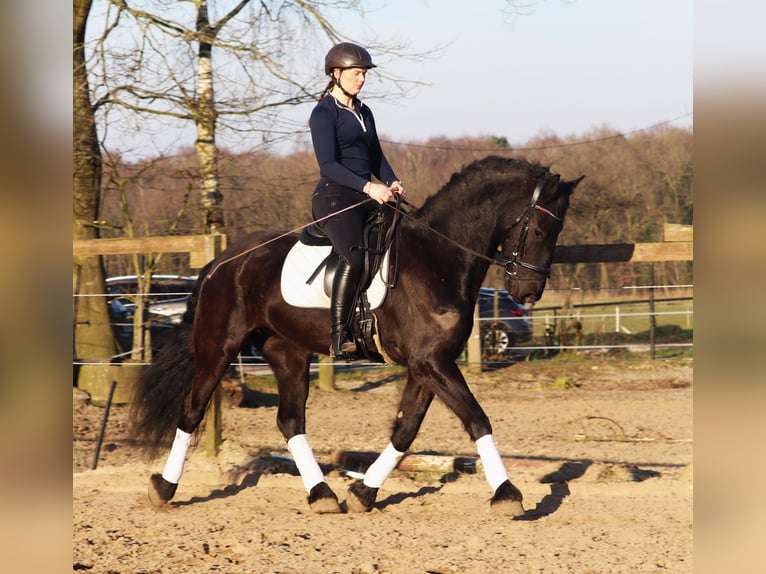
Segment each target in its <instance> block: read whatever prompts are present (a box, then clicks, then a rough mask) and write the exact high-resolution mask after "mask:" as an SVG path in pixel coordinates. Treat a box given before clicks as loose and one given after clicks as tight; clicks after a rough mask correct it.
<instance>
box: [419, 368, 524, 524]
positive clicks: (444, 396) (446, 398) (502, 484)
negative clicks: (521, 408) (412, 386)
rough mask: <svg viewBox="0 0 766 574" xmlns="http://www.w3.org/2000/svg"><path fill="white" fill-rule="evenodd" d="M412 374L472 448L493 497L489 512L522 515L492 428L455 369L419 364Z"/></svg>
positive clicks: (515, 491)
mask: <svg viewBox="0 0 766 574" xmlns="http://www.w3.org/2000/svg"><path fill="white" fill-rule="evenodd" d="M411 368H413V367H411ZM413 371H415V372H416V373H417V374H418V375H419V376H422V377H423V378H424V380H425V381H428V382H430V383H432V384H433V385H434V386H433V390H434V392H435V393H436V396H438V397H439V398H440V399H441V400H442V402H444V404H445V405H446V406H447V407H448V408H449V409H450V410H451V411H452V412H453V413H455V415H457V417H458V418H459V419H460V421H461V422H462V423H463V426H464V427H465V429H466V431H467V432H468V435H469V436H470V437H471V440H472V441H474V443H475V444H476V451H477V453H478V455H479V458H480V460H481V463H482V466H483V467H484V476H485V478H486V479H487V482H488V483H489V485H490V487H491V488H492V490H493V493H494V494H493V495H492V499H491V501H490V507H491V508H492V510H493V511H495V512H497V513H499V514H506V515H510V516H521V515H523V514H524V507H523V506H522V498H523V497H522V494H521V492H520V491H519V489H518V488H516V487H515V486H514V485H513V484H512V483H511V481H510V480H509V479H508V471H507V470H506V468H505V464H504V463H503V459H502V458H501V457H500V452H499V451H498V450H497V445H495V440H494V438H493V436H492V425H491V424H490V422H489V419H488V418H487V415H486V414H485V413H484V409H482V408H481V406H480V405H479V403H478V401H477V400H476V397H474V396H473V393H471V391H470V389H469V388H468V384H467V383H466V382H465V379H464V378H463V374H462V373H461V372H460V369H458V367H457V365H456V364H455V363H454V362H453V361H434V362H433V363H431V362H422V363H420V364H419V365H417V366H416V367H415V368H413Z"/></svg>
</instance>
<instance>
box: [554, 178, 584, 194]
mask: <svg viewBox="0 0 766 574" xmlns="http://www.w3.org/2000/svg"><path fill="white" fill-rule="evenodd" d="M583 179H585V176H584V175H581V176H580V177H578V178H577V179H573V180H571V181H562V182H561V183H560V184H559V191H564V192H565V193H566V194H567V195H570V194H571V193H572V192H573V191H574V190H575V187H577V186H578V185H579V183H580V182H581V181H582V180H583Z"/></svg>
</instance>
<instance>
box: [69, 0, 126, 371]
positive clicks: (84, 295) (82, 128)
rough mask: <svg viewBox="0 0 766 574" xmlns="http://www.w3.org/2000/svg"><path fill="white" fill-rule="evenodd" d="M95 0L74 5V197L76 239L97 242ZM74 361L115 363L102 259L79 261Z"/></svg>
mask: <svg viewBox="0 0 766 574" xmlns="http://www.w3.org/2000/svg"><path fill="white" fill-rule="evenodd" d="M91 2H92V0H74V17H73V26H72V27H73V70H72V76H73V93H74V96H73V99H74V101H73V106H72V110H73V112H72V121H73V126H72V152H73V153H72V172H73V181H72V196H73V202H72V203H73V219H72V224H73V229H72V237H73V239H94V238H97V237H98V235H99V233H98V228H97V227H96V226H95V225H93V222H94V221H96V220H97V218H98V214H99V200H100V193H101V151H100V148H99V143H98V135H97V133H96V117H95V110H94V109H93V106H92V104H91V102H90V88H89V86H88V71H87V68H86V65H85V48H84V45H83V44H84V38H85V27H86V24H87V21H88V14H89V13H90V8H91ZM72 263H73V266H72V291H73V293H74V295H75V296H74V298H73V300H74V310H73V321H74V326H73V329H74V349H73V353H74V360H75V363H77V362H80V361H90V362H100V361H107V362H108V361H109V360H110V359H111V357H112V355H113V354H114V349H115V343H114V335H113V333H112V329H111V326H110V325H109V313H108V311H107V306H106V300H105V298H104V297H98V296H93V295H98V294H100V293H104V291H105V283H104V268H103V262H102V260H101V257H99V256H96V257H93V256H90V257H74V258H73V261H72Z"/></svg>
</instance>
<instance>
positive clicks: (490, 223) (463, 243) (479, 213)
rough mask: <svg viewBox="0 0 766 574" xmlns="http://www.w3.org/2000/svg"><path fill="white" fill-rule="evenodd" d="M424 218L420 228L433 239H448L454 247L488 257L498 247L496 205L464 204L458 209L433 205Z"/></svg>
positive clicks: (456, 206) (479, 202)
mask: <svg viewBox="0 0 766 574" xmlns="http://www.w3.org/2000/svg"><path fill="white" fill-rule="evenodd" d="M431 207H432V209H430V210H429V211H427V212H426V213H424V214H423V217H422V219H421V220H420V221H421V223H422V225H423V226H424V227H426V228H428V229H431V230H433V231H434V232H435V233H434V235H441V236H443V237H448V238H449V239H450V240H451V243H453V246H455V247H458V246H459V247H462V248H464V249H465V250H469V251H472V252H478V253H481V254H482V255H485V256H489V255H490V254H491V252H492V250H494V248H495V247H497V245H498V244H499V243H500V238H499V237H497V227H498V210H497V205H496V204H493V203H492V202H490V201H488V200H486V201H483V202H481V201H476V202H471V201H465V202H463V203H462V204H461V205H454V206H449V205H434V206H431Z"/></svg>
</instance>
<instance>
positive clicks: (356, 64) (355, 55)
mask: <svg viewBox="0 0 766 574" xmlns="http://www.w3.org/2000/svg"><path fill="white" fill-rule="evenodd" d="M375 67H376V66H375V64H373V63H372V56H370V53H369V52H368V51H367V50H365V49H364V48H362V47H361V46H358V45H356V44H352V43H351V42H341V43H340V44H335V45H334V46H333V47H332V48H330V51H329V52H327V55H326V56H325V57H324V73H325V74H327V75H328V76H329V75H332V70H333V68H341V69H343V68H365V69H367V70H369V69H370V68H375Z"/></svg>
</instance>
